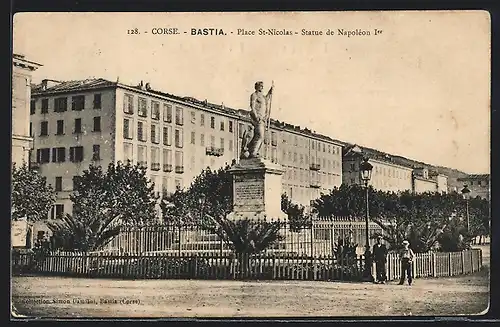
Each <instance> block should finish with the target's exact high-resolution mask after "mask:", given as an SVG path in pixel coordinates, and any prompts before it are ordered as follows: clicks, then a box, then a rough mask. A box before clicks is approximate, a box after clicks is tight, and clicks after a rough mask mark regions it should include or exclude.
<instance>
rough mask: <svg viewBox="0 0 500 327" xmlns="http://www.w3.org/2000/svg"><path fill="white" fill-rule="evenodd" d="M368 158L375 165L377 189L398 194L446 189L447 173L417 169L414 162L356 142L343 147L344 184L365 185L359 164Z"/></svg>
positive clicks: (372, 178) (373, 182) (374, 174)
mask: <svg viewBox="0 0 500 327" xmlns="http://www.w3.org/2000/svg"><path fill="white" fill-rule="evenodd" d="M365 157H367V158H368V159H369V162H370V163H371V164H372V166H373V169H372V176H371V179H370V182H369V184H370V185H371V186H373V187H374V188H375V189H377V190H381V191H385V192H396V193H397V192H403V191H411V192H414V193H423V192H441V193H442V192H445V193H446V192H447V189H448V186H447V177H446V176H445V175H443V174H438V173H436V172H432V173H429V170H428V168H415V166H414V165H410V164H406V163H405V162H404V163H403V162H401V161H400V160H398V157H393V156H391V155H389V154H387V153H383V152H380V151H377V150H374V149H370V148H365V147H360V146H358V145H355V144H351V145H346V146H345V148H344V156H343V158H342V167H343V168H342V170H343V171H342V176H343V183H344V184H347V185H352V184H358V185H362V181H361V174H360V168H359V167H360V164H361V162H362V161H363V158H365Z"/></svg>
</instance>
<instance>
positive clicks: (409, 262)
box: [399, 240, 415, 286]
mask: <svg viewBox="0 0 500 327" xmlns="http://www.w3.org/2000/svg"><path fill="white" fill-rule="evenodd" d="M399 257H400V258H401V280H400V281H399V285H403V284H404V282H405V278H406V275H407V276H408V285H410V286H411V282H412V280H413V276H412V274H413V259H414V258H415V253H413V250H412V249H410V242H408V241H406V240H404V241H403V249H402V250H401V252H400V254H399Z"/></svg>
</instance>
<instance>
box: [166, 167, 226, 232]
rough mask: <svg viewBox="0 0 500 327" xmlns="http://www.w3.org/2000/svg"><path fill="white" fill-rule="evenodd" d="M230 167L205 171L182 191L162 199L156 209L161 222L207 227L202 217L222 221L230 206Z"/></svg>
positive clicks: (206, 221)
mask: <svg viewBox="0 0 500 327" xmlns="http://www.w3.org/2000/svg"><path fill="white" fill-rule="evenodd" d="M229 168H230V166H227V165H226V166H225V167H223V168H220V169H218V170H212V169H210V168H208V167H207V168H206V169H205V170H203V171H202V172H201V174H200V175H198V176H196V177H195V179H194V180H193V182H192V183H191V185H190V187H189V188H188V189H186V190H177V191H176V192H175V193H173V194H171V195H169V196H167V197H165V198H164V199H163V200H162V202H161V204H160V206H161V209H162V213H163V219H164V220H165V221H167V222H172V223H195V222H196V223H207V224H211V223H212V221H211V220H210V219H207V218H206V217H204V216H205V215H210V216H212V217H221V216H223V217H225V216H226V215H227V214H228V213H229V212H231V210H232V206H233V182H232V177H231V174H230V173H229Z"/></svg>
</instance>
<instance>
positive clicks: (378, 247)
mask: <svg viewBox="0 0 500 327" xmlns="http://www.w3.org/2000/svg"><path fill="white" fill-rule="evenodd" d="M372 253H373V258H374V260H375V270H376V272H377V278H376V281H375V282H376V283H380V284H385V281H386V279H387V275H386V272H385V263H386V262H387V247H386V246H385V244H382V236H380V235H379V236H377V243H375V244H374V245H373V251H372Z"/></svg>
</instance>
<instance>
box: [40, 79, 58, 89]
mask: <svg viewBox="0 0 500 327" xmlns="http://www.w3.org/2000/svg"><path fill="white" fill-rule="evenodd" d="M58 84H61V82H59V81H56V80H53V79H43V80H42V90H43V91H45V90H47V89H48V88H51V87H52V86H55V85H58Z"/></svg>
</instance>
